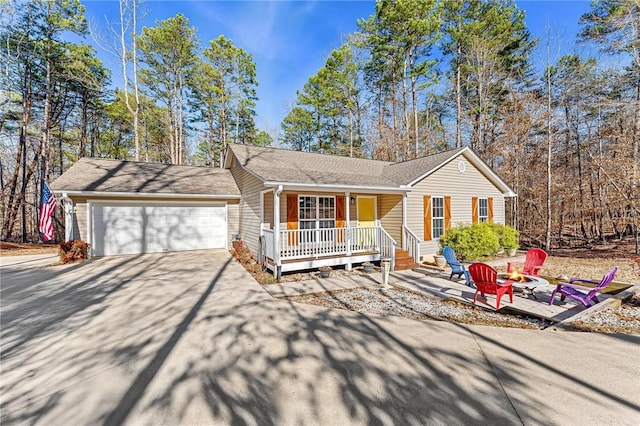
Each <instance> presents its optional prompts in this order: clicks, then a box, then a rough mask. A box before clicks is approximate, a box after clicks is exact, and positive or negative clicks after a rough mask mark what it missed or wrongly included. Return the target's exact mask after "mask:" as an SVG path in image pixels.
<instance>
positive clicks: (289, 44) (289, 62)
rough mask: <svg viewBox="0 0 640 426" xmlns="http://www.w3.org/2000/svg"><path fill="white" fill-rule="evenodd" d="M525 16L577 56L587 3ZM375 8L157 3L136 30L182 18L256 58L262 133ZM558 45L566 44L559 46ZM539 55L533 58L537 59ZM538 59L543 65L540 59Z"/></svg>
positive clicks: (536, 8)
mask: <svg viewBox="0 0 640 426" xmlns="http://www.w3.org/2000/svg"><path fill="white" fill-rule="evenodd" d="M517 3H518V5H519V6H520V7H521V8H522V9H524V10H525V11H526V13H527V25H528V27H529V30H530V31H531V33H532V35H533V36H534V37H542V36H544V34H545V28H546V27H547V23H548V26H549V27H550V28H551V33H552V34H554V35H555V36H556V39H558V40H560V41H559V42H558V41H556V42H555V47H554V49H555V50H556V51H557V50H558V49H562V50H565V51H567V50H568V51H573V45H574V41H575V37H576V33H577V31H578V19H579V17H580V16H581V15H582V14H583V13H585V12H586V11H588V10H589V2H588V1H583V0H573V1H543V0H539V1H535V0H533V1H531V0H530V1H517ZM83 4H84V5H85V6H86V9H87V11H86V15H87V19H88V20H89V21H90V22H92V23H93V24H94V26H98V27H103V28H104V27H105V17H106V18H107V19H109V20H110V21H111V22H114V23H115V22H117V16H118V2H117V1H116V0H111V1H96V0H84V1H83ZM374 4H375V2H374V1H371V0H363V1H354V0H351V1H346V0H344V1H325V0H320V1H302V0H300V1H267V0H263V1H255V0H254V1H213V0H200V1H169V0H164V1H158V0H147V1H146V2H145V3H143V4H142V11H143V13H144V16H143V18H142V19H141V20H140V23H139V27H142V26H153V25H155V21H157V20H162V19H166V18H169V17H171V16H175V15H176V14H177V13H182V14H183V15H185V16H186V17H187V18H189V20H190V21H191V25H192V26H194V27H196V28H197V36H198V38H199V39H200V40H201V43H202V45H203V46H204V45H206V44H208V41H209V40H212V39H214V38H216V37H217V36H218V35H220V34H224V35H225V36H226V37H228V38H230V39H232V40H233V42H234V44H235V45H236V46H239V47H241V48H243V49H244V50H246V51H248V52H249V53H251V54H252V55H253V59H254V61H255V62H256V68H257V77H258V82H259V86H258V96H259V98H260V100H259V102H258V105H257V108H256V110H257V113H258V117H257V119H256V124H257V125H258V127H259V128H260V129H264V130H267V131H269V132H270V133H274V132H277V131H278V130H279V128H280V122H281V121H282V118H283V117H284V116H285V115H286V113H287V111H288V110H289V108H290V106H291V104H293V103H294V102H295V99H296V90H299V89H301V88H302V86H303V85H304V83H305V82H306V81H307V80H308V78H309V77H310V76H312V75H314V74H315V73H316V72H317V71H318V69H319V68H320V67H321V66H322V65H323V64H324V61H325V59H326V58H327V56H328V55H329V53H330V52H331V51H332V50H333V49H335V48H337V47H339V46H340V45H341V44H342V43H343V41H344V40H345V37H346V36H347V35H348V34H350V33H352V32H354V31H356V30H357V20H358V19H359V18H367V17H368V16H369V15H371V14H372V13H373V12H374ZM559 45H561V46H560V47H559ZM98 51H99V56H100V57H101V58H102V60H103V61H104V62H105V65H106V66H108V67H109V68H111V69H112V71H113V84H114V85H115V86H118V87H122V78H121V76H120V73H119V66H118V62H117V60H116V59H115V58H114V57H112V56H111V55H110V54H108V53H106V52H104V51H101V50H100V49H98ZM534 56H535V55H534ZM537 56H538V58H536V57H534V60H538V61H542V60H544V58H543V56H542V54H541V53H538V54H537Z"/></svg>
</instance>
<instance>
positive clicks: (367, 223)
mask: <svg viewBox="0 0 640 426" xmlns="http://www.w3.org/2000/svg"><path fill="white" fill-rule="evenodd" d="M375 226H376V198H375V197H358V246H360V248H367V249H373V248H375V241H376V238H375Z"/></svg>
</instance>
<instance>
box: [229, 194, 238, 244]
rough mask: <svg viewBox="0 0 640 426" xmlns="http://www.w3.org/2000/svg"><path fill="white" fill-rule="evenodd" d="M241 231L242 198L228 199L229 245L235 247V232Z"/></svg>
mask: <svg viewBox="0 0 640 426" xmlns="http://www.w3.org/2000/svg"><path fill="white" fill-rule="evenodd" d="M239 233H240V200H229V201H227V247H229V248H231V247H233V246H232V245H231V241H232V240H233V235H234V234H239Z"/></svg>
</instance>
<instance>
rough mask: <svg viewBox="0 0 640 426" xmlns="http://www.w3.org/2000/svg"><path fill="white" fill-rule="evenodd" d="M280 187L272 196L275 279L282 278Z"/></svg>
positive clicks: (279, 186) (280, 186)
mask: <svg viewBox="0 0 640 426" xmlns="http://www.w3.org/2000/svg"><path fill="white" fill-rule="evenodd" d="M282 189H283V188H282V185H278V188H277V189H276V191H275V192H274V194H273V244H274V245H275V247H274V254H275V259H274V261H275V263H276V267H275V271H274V272H275V275H276V279H278V280H279V279H280V278H281V277H282V262H281V261H280V194H281V193H282Z"/></svg>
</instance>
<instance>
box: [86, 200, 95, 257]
mask: <svg viewBox="0 0 640 426" xmlns="http://www.w3.org/2000/svg"><path fill="white" fill-rule="evenodd" d="M91 202H92V201H91V200H87V204H86V207H87V233H86V234H84V235H85V237H86V238H87V243H88V244H89V257H91V256H92V255H93V238H92V237H93V235H92V234H91V230H92V229H93V223H92V222H93V217H91Z"/></svg>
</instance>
